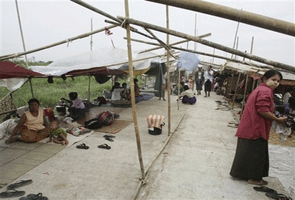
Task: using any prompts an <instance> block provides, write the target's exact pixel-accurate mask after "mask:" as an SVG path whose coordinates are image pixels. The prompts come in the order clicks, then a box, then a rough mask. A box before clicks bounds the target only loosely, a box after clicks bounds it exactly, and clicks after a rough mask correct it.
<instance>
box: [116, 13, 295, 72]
mask: <svg viewBox="0 0 295 200" xmlns="http://www.w3.org/2000/svg"><path fill="white" fill-rule="evenodd" d="M118 18H119V19H125V18H122V17H120V16H118ZM126 22H127V23H131V24H134V25H138V26H142V27H145V28H149V29H152V30H157V31H160V32H163V33H169V34H170V35H174V36H177V37H182V38H186V39H189V40H192V41H196V42H198V43H201V44H203V45H206V46H210V47H213V48H216V49H219V50H222V51H225V52H229V53H233V54H236V55H239V56H242V57H246V58H249V59H252V60H255V61H257V62H261V63H265V64H268V65H272V66H274V67H277V68H281V69H285V70H287V71H292V72H295V67H293V66H291V65H287V64H283V63H279V62H275V61H271V60H268V59H265V58H262V57H259V56H255V55H251V54H248V53H244V52H242V51H238V50H235V49H232V48H229V47H226V46H223V45H220V44H217V43H214V42H209V41H207V40H204V39H201V38H198V37H194V36H191V35H188V34H185V33H181V32H178V31H175V30H171V29H166V28H163V27H160V26H156V25H153V24H149V23H146V22H142V21H138V20H134V19H131V18H126Z"/></svg>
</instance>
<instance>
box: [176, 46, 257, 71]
mask: <svg viewBox="0 0 295 200" xmlns="http://www.w3.org/2000/svg"><path fill="white" fill-rule="evenodd" d="M171 48H172V49H176V50H180V51H187V52H192V53H196V54H200V55H204V56H210V57H215V58H219V59H224V60H227V61H233V62H237V63H242V64H246V65H249V63H247V62H245V61H242V60H236V59H231V58H227V57H223V56H218V55H214V54H210V53H204V52H200V51H193V50H190V49H183V48H179V47H174V46H172V47H171ZM251 65H252V66H256V67H261V66H260V65H257V64H255V63H251Z"/></svg>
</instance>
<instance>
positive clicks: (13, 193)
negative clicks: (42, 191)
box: [0, 190, 26, 198]
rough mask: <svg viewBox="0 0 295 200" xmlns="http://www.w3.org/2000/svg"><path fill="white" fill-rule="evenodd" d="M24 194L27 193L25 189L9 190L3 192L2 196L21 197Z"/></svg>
mask: <svg viewBox="0 0 295 200" xmlns="http://www.w3.org/2000/svg"><path fill="white" fill-rule="evenodd" d="M24 194H26V192H25V191H16V190H15V191H7V192H1V193H0V198H12V197H21V196H23V195H24Z"/></svg>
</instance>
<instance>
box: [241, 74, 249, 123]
mask: <svg viewBox="0 0 295 200" xmlns="http://www.w3.org/2000/svg"><path fill="white" fill-rule="evenodd" d="M248 79H249V75H248V74H247V76H246V83H245V89H244V96H243V103H242V112H241V115H240V118H241V117H242V114H243V110H244V107H245V104H246V94H247V86H248Z"/></svg>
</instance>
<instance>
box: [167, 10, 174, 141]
mask: <svg viewBox="0 0 295 200" xmlns="http://www.w3.org/2000/svg"><path fill="white" fill-rule="evenodd" d="M166 27H167V29H169V7H168V6H166ZM166 44H167V45H168V47H169V34H167V41H166ZM169 54H170V55H171V56H172V57H174V56H173V54H172V53H170V50H169V49H167V72H166V73H167V82H166V84H167V86H166V87H167V95H168V136H170V134H171V98H170V56H169ZM174 58H175V57H174Z"/></svg>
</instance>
